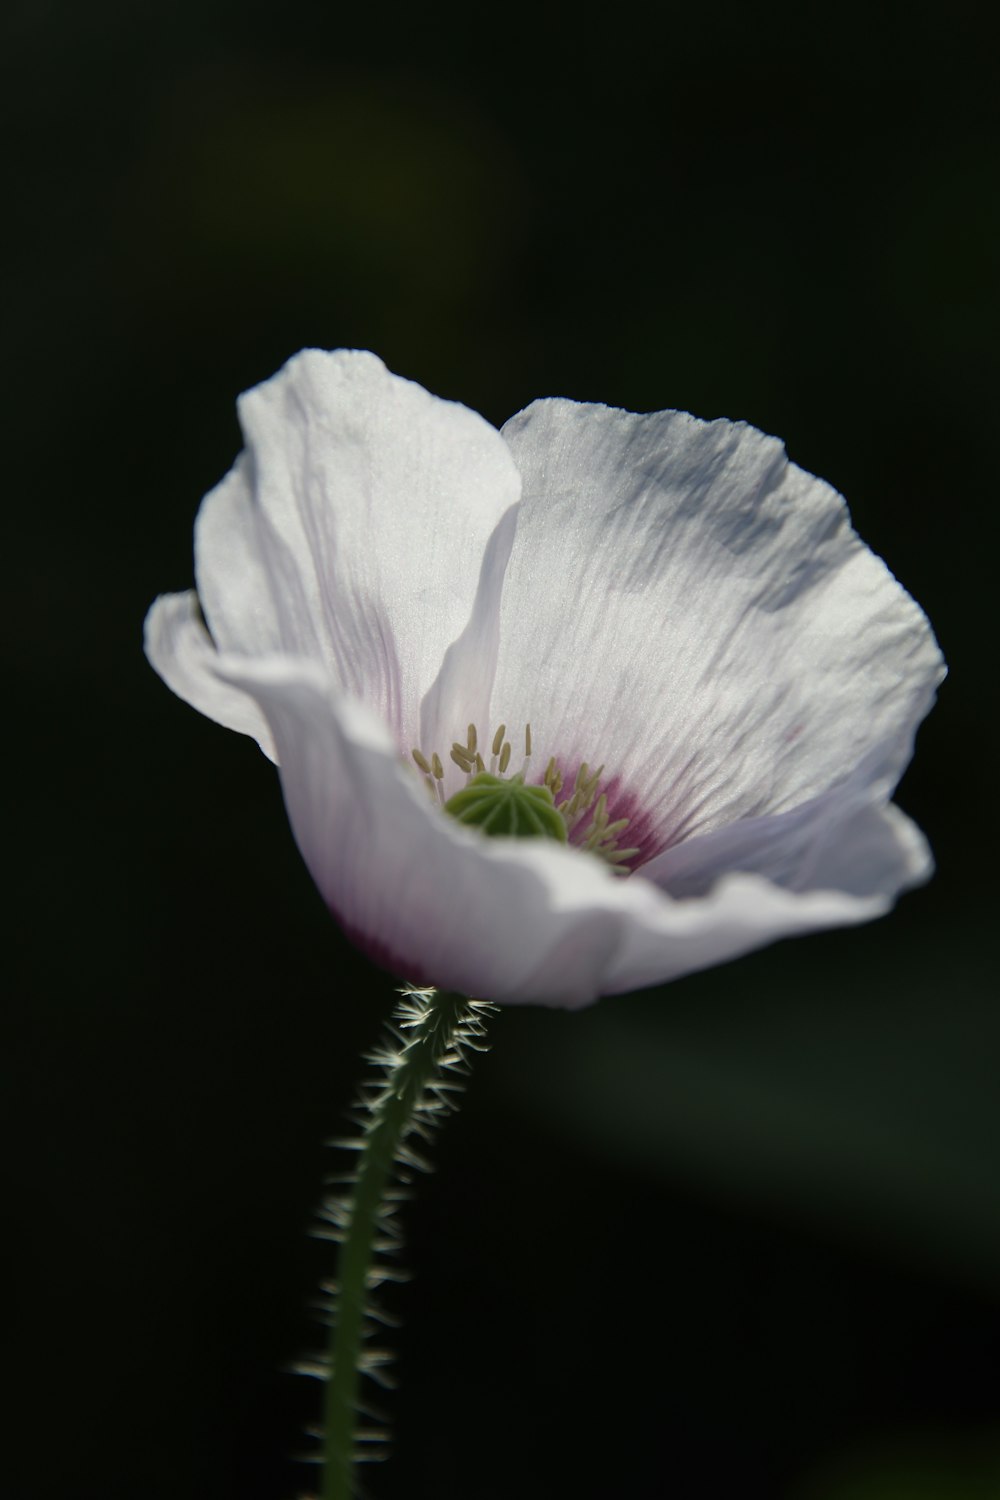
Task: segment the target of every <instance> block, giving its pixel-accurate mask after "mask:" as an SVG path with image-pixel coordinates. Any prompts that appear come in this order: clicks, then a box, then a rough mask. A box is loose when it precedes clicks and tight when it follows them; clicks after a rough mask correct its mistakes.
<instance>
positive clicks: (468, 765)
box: [451, 744, 476, 776]
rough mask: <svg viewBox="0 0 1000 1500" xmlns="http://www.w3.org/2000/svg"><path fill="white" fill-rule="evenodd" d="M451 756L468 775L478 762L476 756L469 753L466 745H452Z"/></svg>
mask: <svg viewBox="0 0 1000 1500" xmlns="http://www.w3.org/2000/svg"><path fill="white" fill-rule="evenodd" d="M451 758H452V760H453V761H454V762H455V764H456V766H458V769H459V770H460V771H464V772H465V774H466V776H468V775H470V774H471V771H472V768H473V766H474V765H475V764H476V761H475V757H474V756H471V755H470V754H469V752H468V750H466V748H465V746H464V745H458V744H455V745H452V747H451Z"/></svg>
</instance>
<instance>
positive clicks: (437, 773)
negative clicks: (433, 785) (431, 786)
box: [431, 750, 444, 781]
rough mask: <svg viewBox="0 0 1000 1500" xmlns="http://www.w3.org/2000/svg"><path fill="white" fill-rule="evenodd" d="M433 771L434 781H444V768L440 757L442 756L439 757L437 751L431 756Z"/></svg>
mask: <svg viewBox="0 0 1000 1500" xmlns="http://www.w3.org/2000/svg"><path fill="white" fill-rule="evenodd" d="M431 770H432V772H433V773H434V779H435V781H443V779H444V766H443V765H442V764H441V757H440V755H438V753H437V751H436V750H435V751H434V754H433V755H432V756H431Z"/></svg>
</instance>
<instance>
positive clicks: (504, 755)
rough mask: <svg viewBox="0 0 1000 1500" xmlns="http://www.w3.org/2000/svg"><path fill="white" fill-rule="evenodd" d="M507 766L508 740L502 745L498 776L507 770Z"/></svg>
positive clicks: (508, 758) (508, 759)
mask: <svg viewBox="0 0 1000 1500" xmlns="http://www.w3.org/2000/svg"><path fill="white" fill-rule="evenodd" d="M509 765H510V740H507V741H505V743H504V747H503V749H502V750H501V751H500V775H501V776H502V775H503V773H504V772H505V771H506V769H507V767H508V766H509Z"/></svg>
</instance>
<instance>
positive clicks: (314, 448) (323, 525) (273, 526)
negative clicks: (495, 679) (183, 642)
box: [196, 350, 520, 749]
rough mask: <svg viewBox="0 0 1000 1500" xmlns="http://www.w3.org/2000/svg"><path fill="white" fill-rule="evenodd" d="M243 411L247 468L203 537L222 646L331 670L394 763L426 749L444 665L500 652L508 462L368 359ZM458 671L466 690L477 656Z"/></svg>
mask: <svg viewBox="0 0 1000 1500" xmlns="http://www.w3.org/2000/svg"><path fill="white" fill-rule="evenodd" d="M239 409H240V420H241V423H242V426H243V431H244V436H245V439H246V453H245V454H244V455H243V457H242V458H241V460H240V462H239V463H238V464H237V467H236V469H235V470H234V471H233V473H232V474H231V475H230V476H229V477H228V478H227V480H226V481H224V482H223V484H222V485H220V486H219V488H218V489H216V490H215V491H213V493H212V494H211V495H209V496H208V497H207V499H206V501H205V503H204V507H203V511H202V514H201V516H200V517H199V522H198V531H197V541H196V551H197V568H198V589H199V594H200V596H201V598H202V600H203V603H204V607H205V613H206V617H207V620H208V625H209V628H210V630H211V632H212V635H213V637H214V639H215V640H216V642H217V644H218V645H219V647H220V649H222V650H225V651H226V652H228V653H236V654H239V655H243V656H251V655H255V654H259V653H260V652H262V651H278V652H282V653H285V654H288V655H293V656H304V657H309V658H311V659H312V660H314V661H316V662H318V663H321V664H322V665H323V666H324V668H325V669H326V672H327V674H328V675H329V676H331V677H332V678H333V680H334V681H335V682H337V683H339V685H340V686H341V687H342V688H343V689H344V690H345V691H346V692H348V693H350V694H351V695H352V696H353V697H355V698H356V699H358V700H359V701H361V702H364V703H367V704H368V705H369V707H371V708H372V709H373V710H374V711H375V712H376V713H377V714H378V715H379V716H380V717H381V718H382V719H383V720H384V721H385V722H386V723H387V724H389V725H390V727H391V728H392V730H393V732H394V734H395V736H396V738H397V741H398V742H399V744H400V745H402V746H404V747H405V748H409V747H410V746H412V745H415V744H418V743H419V736H420V733H421V725H420V705H421V701H422V699H423V698H424V696H425V695H426V694H428V693H429V692H430V691H431V689H432V688H433V687H434V686H435V683H436V682H437V679H438V676H439V673H440V672H441V670H442V666H443V663H444V661H445V655H446V653H447V651H448V649H449V648H450V647H452V645H453V644H454V643H455V642H456V641H458V640H459V638H460V637H461V636H462V633H463V631H466V630H467V629H468V630H470V631H471V633H472V636H473V637H474V638H475V639H476V641H477V642H478V641H480V639H481V638H483V637H484V632H485V638H486V639H487V640H488V638H489V636H490V633H491V631H492V633H493V634H495V630H496V625H495V619H494V620H493V621H492V623H491V622H490V621H488V620H487V621H484V620H483V619H482V618H481V617H482V616H483V614H484V612H485V614H487V615H488V614H489V613H490V610H491V609H492V611H493V614H494V615H495V610H496V596H497V593H498V577H497V576H495V575H497V572H498V570H499V576H502V572H503V567H504V565H505V564H506V557H507V551H508V550H509V543H510V532H511V525H512V518H510V517H507V519H506V520H505V516H506V515H507V512H508V511H509V510H510V507H511V506H512V505H514V504H515V503H516V501H517V499H518V496H519V492H520V480H519V476H518V474H517V471H516V468H515V466H514V463H513V461H512V459H511V457H510V454H509V452H508V450H507V447H506V445H505V444H504V442H503V440H502V439H501V437H500V435H499V434H498V433H497V432H496V430H495V429H494V428H493V427H491V426H490V425H489V423H487V422H486V421H484V420H483V418H482V417H480V416H477V415H476V413H475V412H471V411H469V410H468V409H467V408H466V407H463V406H459V405H457V404H455V403H453V402H449V401H441V400H438V399H437V398H436V397H434V396H431V395H429V394H428V393H427V392H426V391H424V390H423V389H421V387H420V386H418V385H414V384H413V383H411V382H410V381H407V380H402V379H400V378H399V377H398V376H395V375H391V374H390V373H389V372H388V371H387V370H386V368H385V366H384V365H383V364H382V362H381V360H379V359H377V358H376V357H375V356H374V355H372V354H364V353H356V352H346V351H339V352H337V353H333V354H327V353H323V352H321V351H318V350H308V351H306V352H305V353H303V354H300V355H298V356H296V358H295V359H293V360H291V361H290V362H289V363H288V364H287V365H286V366H285V368H284V369H283V370H282V371H281V372H280V373H279V374H278V375H276V376H275V377H274V378H273V379H272V380H269V381H266V382H265V383H264V384H263V385H259V386H257V387H256V388H255V389H254V390H252V391H249V392H247V394H246V395H244V396H243V397H242V398H241V400H240V408H239ZM491 539H494V540H493V542H492V551H490V549H491ZM488 553H489V555H490V562H489V566H488V567H487V569H486V573H487V575H488V576H487V577H486V579H485V584H484V590H483V591H481V590H480V580H481V573H482V572H483V569H484V558H486V557H487V554H488ZM477 596H478V597H479V599H480V607H479V616H480V619H479V623H478V624H476V623H470V622H473V617H474V612H475V607H476V602H477ZM456 653H457V656H458V657H459V658H462V661H461V663H460V666H461V674H462V675H463V676H464V675H465V674H466V672H467V671H468V667H467V664H466V662H465V656H466V655H467V651H463V650H462V649H461V648H456ZM458 665H459V663H457V662H456V661H455V659H454V658H453V672H452V675H454V669H455V668H456V667H457V666H458ZM479 665H482V664H479ZM469 675H470V677H471V678H472V680H474V681H476V682H477V685H478V686H479V688H480V690H481V691H484V692H488V686H489V684H488V679H487V681H486V682H485V683H483V680H482V676H481V674H480V675H479V676H478V677H477V674H476V673H475V672H471V673H470V674H469ZM449 695H451V696H454V692H453V688H452V689H450V690H449V689H448V688H447V687H445V688H442V689H441V690H440V691H439V694H438V696H439V697H442V696H443V697H445V698H447V697H449ZM485 702H486V699H485V697H484V698H483V705H484V707H485ZM430 717H431V718H432V719H435V718H436V713H435V712H433V711H432V712H431V714H430ZM461 728H462V729H463V730H464V725H463V726H461ZM457 732H458V727H457V726H456V728H455V729H451V728H449V730H448V733H449V738H450V737H451V736H453V735H454V734H456V733H457ZM429 748H430V749H433V748H436V747H435V746H430V747H429Z"/></svg>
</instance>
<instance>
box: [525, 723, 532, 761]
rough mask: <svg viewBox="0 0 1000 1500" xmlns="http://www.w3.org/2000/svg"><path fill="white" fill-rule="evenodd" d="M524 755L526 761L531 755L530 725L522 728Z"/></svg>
mask: <svg viewBox="0 0 1000 1500" xmlns="http://www.w3.org/2000/svg"><path fill="white" fill-rule="evenodd" d="M524 754H525V758H526V759H527V758H528V757H529V756H530V755H531V725H530V724H525V726H524Z"/></svg>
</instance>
